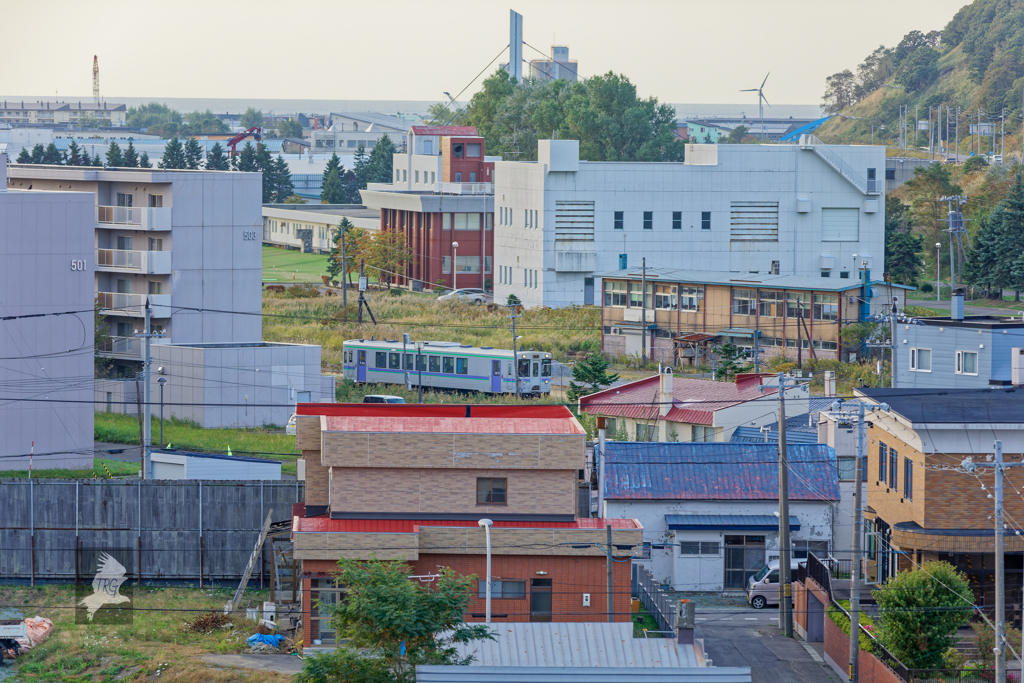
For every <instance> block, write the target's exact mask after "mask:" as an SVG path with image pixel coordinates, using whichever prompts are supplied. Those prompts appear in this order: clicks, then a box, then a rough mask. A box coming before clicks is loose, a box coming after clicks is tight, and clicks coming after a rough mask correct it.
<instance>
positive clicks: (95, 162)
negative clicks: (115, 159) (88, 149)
mask: <svg viewBox="0 0 1024 683" xmlns="http://www.w3.org/2000/svg"><path fill="white" fill-rule="evenodd" d="M92 165H93V166H96V167H97V168H100V167H102V166H103V161H102V160H101V159H100V153H99V152H96V153H95V154H93V155H92Z"/></svg>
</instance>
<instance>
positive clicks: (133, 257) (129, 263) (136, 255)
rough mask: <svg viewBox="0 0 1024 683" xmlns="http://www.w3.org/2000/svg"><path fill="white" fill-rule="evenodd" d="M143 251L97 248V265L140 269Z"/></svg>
mask: <svg viewBox="0 0 1024 683" xmlns="http://www.w3.org/2000/svg"><path fill="white" fill-rule="evenodd" d="M142 260H143V256H142V252H141V251H128V250H125V249H97V250H96V265H97V266H107V267H110V268H131V269H133V270H139V269H141V268H142Z"/></svg>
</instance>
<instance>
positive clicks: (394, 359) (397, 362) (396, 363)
mask: <svg viewBox="0 0 1024 683" xmlns="http://www.w3.org/2000/svg"><path fill="white" fill-rule="evenodd" d="M388 368H390V369H391V370H401V369H402V354H400V353H389V354H388Z"/></svg>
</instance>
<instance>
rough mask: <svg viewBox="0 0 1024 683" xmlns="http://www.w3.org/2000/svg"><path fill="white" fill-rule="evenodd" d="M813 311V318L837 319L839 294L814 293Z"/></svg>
mask: <svg viewBox="0 0 1024 683" xmlns="http://www.w3.org/2000/svg"><path fill="white" fill-rule="evenodd" d="M813 313H814V319H815V320H838V319H839V295H837V294H815V295H814V311H813Z"/></svg>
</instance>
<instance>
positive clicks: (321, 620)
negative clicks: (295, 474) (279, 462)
mask: <svg viewBox="0 0 1024 683" xmlns="http://www.w3.org/2000/svg"><path fill="white" fill-rule="evenodd" d="M297 413H298V419H297V436H296V440H297V444H298V448H299V449H300V450H301V451H302V453H303V460H304V461H305V473H306V502H305V504H304V505H300V506H297V507H296V511H295V516H294V521H293V526H292V538H293V541H294V547H295V557H296V559H298V560H301V562H302V569H301V576H302V586H303V624H304V628H305V639H306V643H308V644H310V645H313V646H316V645H329V644H330V643H332V642H333V640H334V634H333V632H332V631H331V629H330V626H329V617H328V615H327V611H328V610H327V608H326V607H325V608H324V609H323V610H319V611H318V610H316V609H315V608H314V605H316V604H317V603H316V601H317V600H320V601H321V604H325V605H326V604H330V603H331V601H333V600H337V599H338V597H339V595H340V593H341V592H342V590H343V589H340V588H337V587H336V586H334V583H333V579H332V578H331V577H332V575H333V574H334V573H335V572H336V571H337V561H338V560H339V559H340V558H350V559H368V558H370V557H376V558H377V559H386V560H400V561H404V562H407V563H408V565H409V566H410V568H411V569H412V574H414V575H416V576H420V577H427V578H426V579H424V580H429V577H430V576H431V575H433V574H436V573H437V569H438V568H439V567H452V568H454V569H456V570H457V571H458V572H459V573H461V574H464V575H468V574H475V575H476V576H477V577H478V579H479V584H478V591H477V592H476V593H474V596H473V597H474V599H473V601H472V603H471V605H470V608H469V613H468V614H467V615H466V618H467V619H469V620H475V621H479V620H482V619H483V618H484V611H485V607H484V597H485V588H486V585H485V580H486V579H485V571H486V570H485V568H486V550H485V548H486V543H485V530H484V529H483V528H481V526H480V525H479V520H481V519H490V520H492V521H493V528H492V529H491V549H492V558H493V566H492V582H493V583H492V617H493V619H494V621H498V622H502V621H604V620H606V618H607V614H608V609H607V602H606V599H607V595H608V591H607V585H608V584H607V564H608V559H607V557H608V556H607V552H606V550H607V548H608V544H607V534H608V531H607V528H606V527H607V525H611V527H612V538H613V541H612V543H613V547H612V548H611V551H612V553H613V556H614V557H615V558H617V559H618V560H625V558H629V557H632V556H633V555H636V554H638V553H639V552H640V550H641V544H642V533H643V529H642V527H641V526H640V523H639V522H637V521H636V520H632V519H610V520H604V519H593V518H587V519H577V517H576V501H577V491H578V482H579V478H580V470H581V469H583V467H584V457H585V453H584V449H585V443H586V431H585V430H584V429H583V427H582V426H581V425H580V424H579V422H578V421H577V420H576V418H574V417H573V415H572V413H571V412H569V410H568V409H567V408H565V407H563V406H489V405H472V406H470V405H397V404H369V405H367V404H323V403H306V404H299V406H298V408H297ZM611 564H612V569H613V589H612V593H613V597H614V608H613V612H614V618H615V620H617V621H628V620H629V618H630V570H629V566H630V563H629V562H627V561H617V562H612V563H611Z"/></svg>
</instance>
